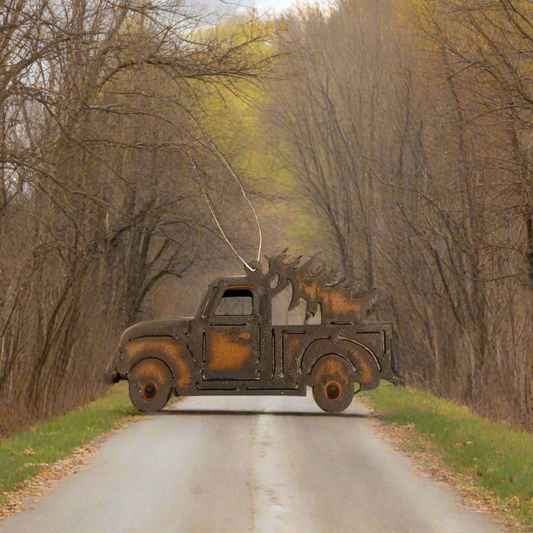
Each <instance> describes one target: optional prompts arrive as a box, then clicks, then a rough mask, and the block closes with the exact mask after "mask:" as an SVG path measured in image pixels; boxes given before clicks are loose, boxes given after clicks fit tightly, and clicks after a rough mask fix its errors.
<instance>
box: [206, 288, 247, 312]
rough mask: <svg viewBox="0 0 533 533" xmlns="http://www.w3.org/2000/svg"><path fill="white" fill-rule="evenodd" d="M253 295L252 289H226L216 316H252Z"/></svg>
mask: <svg viewBox="0 0 533 533" xmlns="http://www.w3.org/2000/svg"><path fill="white" fill-rule="evenodd" d="M252 312H253V295H252V291H251V290H250V289H226V291H225V292H224V295H223V296H222V299H221V300H220V303H219V304H218V307H217V310H216V311H215V316H251V315H252Z"/></svg>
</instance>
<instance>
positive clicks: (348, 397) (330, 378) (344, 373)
mask: <svg viewBox="0 0 533 533" xmlns="http://www.w3.org/2000/svg"><path fill="white" fill-rule="evenodd" d="M351 373H352V371H351V368H350V365H349V364H348V363H347V362H346V361H345V360H344V359H343V358H342V357H339V356H338V355H325V356H324V357H322V358H321V359H319V360H318V361H317V362H316V363H315V366H314V367H313V372H312V374H311V376H312V383H313V398H314V399H315V402H316V404H317V405H318V407H320V409H322V410H323V411H327V412H328V413H340V412H342V411H344V410H345V409H347V408H348V407H349V406H350V404H351V403H352V400H353V397H354V380H353V378H352V377H351Z"/></svg>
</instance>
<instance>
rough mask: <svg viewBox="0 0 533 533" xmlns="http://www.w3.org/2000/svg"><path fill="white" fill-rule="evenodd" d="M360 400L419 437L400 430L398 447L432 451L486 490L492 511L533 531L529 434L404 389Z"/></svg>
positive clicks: (385, 389)
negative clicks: (506, 516)
mask: <svg viewBox="0 0 533 533" xmlns="http://www.w3.org/2000/svg"><path fill="white" fill-rule="evenodd" d="M364 397H365V398H366V399H367V400H369V401H370V403H371V405H372V406H373V407H374V408H375V410H376V411H377V415H378V416H379V418H380V419H381V420H383V421H384V422H385V424H387V425H390V424H395V425H399V426H401V427H406V426H407V428H408V429H409V430H412V429H414V434H415V435H419V436H421V437H422V438H423V440H422V441H420V440H417V439H416V438H412V437H413V435H412V434H410V433H409V432H404V431H400V433H399V436H398V438H397V443H399V445H400V448H403V449H406V450H408V451H415V452H420V451H423V452H427V451H428V450H429V451H431V452H433V453H436V454H437V455H438V457H439V458H440V459H441V460H442V461H443V463H444V464H445V465H446V466H447V467H449V468H451V469H452V470H454V471H456V472H458V473H460V474H464V475H465V476H466V477H467V479H468V480H469V481H473V483H474V484H475V485H477V486H478V487H482V488H483V489H485V490H486V491H487V496H489V497H490V498H491V499H492V500H493V502H494V508H495V509H497V510H498V511H500V512H502V513H510V514H512V515H513V516H514V517H516V518H517V519H518V520H519V521H521V522H522V523H523V524H526V525H528V526H529V527H531V529H532V530H533V436H532V435H531V434H530V433H526V432H521V431H517V430H515V429H512V428H510V427H509V426H506V425H504V424H499V423H495V422H491V421H488V420H485V419H483V418H480V417H479V416H476V415H474V414H472V413H471V412H469V411H468V410H467V409H465V408H464V407H462V406H460V405H458V404H454V403H451V402H449V401H446V400H443V399H439V398H436V397H435V396H433V395H431V394H426V393H423V392H420V391H417V390H414V389H410V388H406V387H392V386H387V385H382V386H381V387H379V388H378V389H376V390H375V391H372V392H370V393H365V394H364ZM386 432H387V430H386V428H385V433H386ZM393 433H394V432H393ZM406 437H410V438H406ZM426 443H428V444H429V446H425V444H426Z"/></svg>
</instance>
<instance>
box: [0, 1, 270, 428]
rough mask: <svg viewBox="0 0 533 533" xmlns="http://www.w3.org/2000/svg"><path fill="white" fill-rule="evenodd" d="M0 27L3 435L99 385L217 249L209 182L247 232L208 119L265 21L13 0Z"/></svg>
mask: <svg viewBox="0 0 533 533" xmlns="http://www.w3.org/2000/svg"><path fill="white" fill-rule="evenodd" d="M0 26H1V27H0V435H4V436H5V435H8V434H10V433H11V432H13V431H17V430H21V429H24V428H27V427H28V426H29V425H31V424H33V423H34V422H35V421H38V420H42V419H44V418H47V417H50V416H54V415H57V414H61V413H64V412H66V411H68V410H70V409H72V408H75V407H77V406H80V405H83V404H84V403H86V402H88V401H91V400H94V399H95V398H97V397H98V396H99V395H100V394H101V393H103V392H104V390H105V388H104V384H103V381H102V375H103V373H104V371H105V370H107V369H108V367H109V365H110V363H111V359H112V352H113V350H114V349H115V347H116V344H117V341H118V337H119V335H120V333H121V331H122V330H123V329H124V328H125V327H126V326H128V325H131V324H132V323H133V322H136V321H139V320H142V319H146V318H158V317H161V316H165V314H166V315H167V316H171V315H172V314H173V312H174V309H175V307H176V305H177V304H176V301H178V302H179V303H182V304H183V303H184V302H186V300H187V297H188V296H187V295H185V294H184V293H186V291H187V288H186V287H185V288H184V287H183V286H182V287H180V289H179V290H178V288H177V284H178V282H179V280H181V279H182V277H183V276H185V275H187V274H190V273H191V271H194V273H195V275H196V277H198V276H199V275H201V273H202V269H207V268H210V267H209V264H208V261H216V264H217V267H218V266H219V265H220V264H223V263H224V262H225V261H227V258H228V256H229V254H231V251H228V248H227V246H226V244H225V243H223V241H222V237H221V235H220V234H219V232H218V231H217V229H216V226H215V224H214V222H213V221H212V218H211V214H210V212H209V209H208V207H207V205H206V203H205V201H204V196H203V194H202V188H201V186H200V184H201V183H202V184H203V188H204V189H205V192H206V194H207V195H208V196H209V197H211V198H215V199H216V202H215V204H216V205H215V211H216V212H217V213H218V214H219V218H220V219H221V220H222V223H223V224H224V227H225V228H226V230H227V232H228V233H229V235H230V236H232V237H233V236H234V234H235V233H236V234H238V241H239V245H240V246H241V248H242V247H244V248H245V249H246V243H247V240H248V236H249V233H250V227H251V228H252V229H253V231H254V233H253V239H254V241H253V242H254V248H255V246H256V241H257V238H256V233H255V232H256V231H257V228H256V227H255V226H254V225H253V224H251V225H250V224H248V219H247V217H246V216H245V215H243V213H242V212H241V211H239V209H240V208H241V207H242V206H241V203H240V202H239V200H241V199H242V198H241V195H240V193H239V187H238V185H237V184H236V183H235V180H234V179H233V175H232V172H233V169H232V163H233V159H234V157H236V154H235V153H233V152H232V151H229V150H223V149H222V148H220V149H218V148H217V145H219V144H221V143H219V140H220V139H218V138H217V134H216V124H215V122H216V116H217V115H218V110H219V109H220V108H221V107H224V105H225V101H224V91H226V93H228V94H229V93H230V92H231V94H232V95H233V96H234V98H236V99H238V98H239V97H241V96H242V95H243V94H244V93H246V87H247V86H248V85H249V84H252V85H255V84H256V83H258V82H259V80H260V78H261V76H262V75H263V73H264V72H265V71H266V70H267V69H268V67H269V63H270V60H271V59H272V58H273V55H274V54H273V53H272V47H271V46H270V44H269V40H272V39H274V35H273V34H272V32H271V31H270V29H269V27H268V25H267V24H265V23H264V21H263V20H257V18H255V17H254V16H253V14H251V15H250V16H248V15H247V14H243V15H242V16H239V17H233V18H224V17H221V16H220V15H219V14H217V13H207V12H205V11H202V10H193V9H190V8H188V7H187V6H186V4H185V3H184V2H182V1H181V0H168V1H164V2H155V3H152V2H148V3H146V2H136V1H133V2H119V3H114V2H108V1H107V0H62V1H59V2H53V1H50V0H36V1H34V2H26V1H24V0H6V1H5V2H1V6H0ZM220 135H224V134H223V133H221V134H220ZM237 148H238V147H237ZM235 191H237V192H235ZM243 253H244V252H243ZM206 265H207V266H206ZM178 295H179V296H178ZM80 376H83V379H82V380H80V379H79V378H80ZM58 391H59V392H58Z"/></svg>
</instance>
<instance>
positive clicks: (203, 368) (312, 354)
mask: <svg viewBox="0 0 533 533" xmlns="http://www.w3.org/2000/svg"><path fill="white" fill-rule="evenodd" d="M267 260H268V261H269V269H268V272H266V273H264V272H263V268H262V266H261V264H260V263H259V262H254V263H253V264H252V265H251V267H252V269H253V270H247V271H246V275H245V276H242V277H225V278H219V279H217V280H215V281H214V282H213V283H211V284H210V285H209V287H208V289H207V291H206V293H205V296H204V298H203V301H202V302H201V304H200V306H199V308H198V311H197V313H196V316H194V317H193V318H183V319H172V320H156V321H152V322H144V323H141V324H137V325H135V326H133V327H130V328H129V329H127V330H126V331H125V332H124V334H123V336H122V339H121V341H120V347H119V352H118V356H117V358H116V360H115V366H114V370H113V371H112V373H111V381H114V382H116V381H119V380H121V379H125V380H128V382H129V392H130V398H131V401H132V403H133V404H134V405H135V407H137V408H138V409H139V410H141V411H145V412H154V411H159V410H160V409H162V408H163V407H165V405H166V403H167V401H168V399H169V397H170V395H171V393H172V391H174V392H175V393H176V394H177V395H180V396H198V395H287V396H305V395H306V393H307V387H308V386H310V387H312V390H313V396H314V399H315V401H316V403H317V404H318V406H319V407H320V408H321V409H323V410H324V411H328V412H341V411H344V410H345V409H346V408H347V407H348V406H349V405H350V403H351V402H352V399H353V397H354V393H355V387H356V384H359V390H369V389H374V388H376V387H377V386H378V385H379V383H380V380H382V379H385V380H387V381H390V382H394V381H395V375H394V370H393V368H394V362H393V358H392V355H391V353H392V352H391V324H389V323H377V322H375V323H369V322H367V320H366V316H367V313H368V311H369V309H370V307H371V306H372V305H373V304H374V303H375V301H376V300H377V299H378V296H379V292H378V291H377V290H373V291H371V292H370V293H367V294H364V295H361V296H357V297H353V296H352V290H351V287H350V286H349V285H348V284H347V283H346V280H345V279H341V280H339V279H337V280H331V279H329V280H328V276H326V275H324V273H323V272H322V271H321V270H317V269H316V268H315V267H313V266H312V261H309V262H307V263H305V264H303V265H300V264H299V263H300V258H298V259H296V260H295V261H289V260H287V256H286V254H285V253H283V254H280V255H278V256H276V257H270V258H267ZM289 286H290V287H291V288H292V299H291V302H290V305H289V308H290V309H293V308H295V307H296V306H298V304H299V303H300V302H301V300H302V299H303V300H304V301H305V302H306V304H307V316H308V317H311V316H315V315H317V313H318V315H320V318H321V320H320V323H319V324H308V323H302V324H297V325H273V321H272V302H273V299H274V298H275V297H276V296H277V295H278V294H280V293H281V292H282V291H284V290H285V289H286V288H287V287H289Z"/></svg>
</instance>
